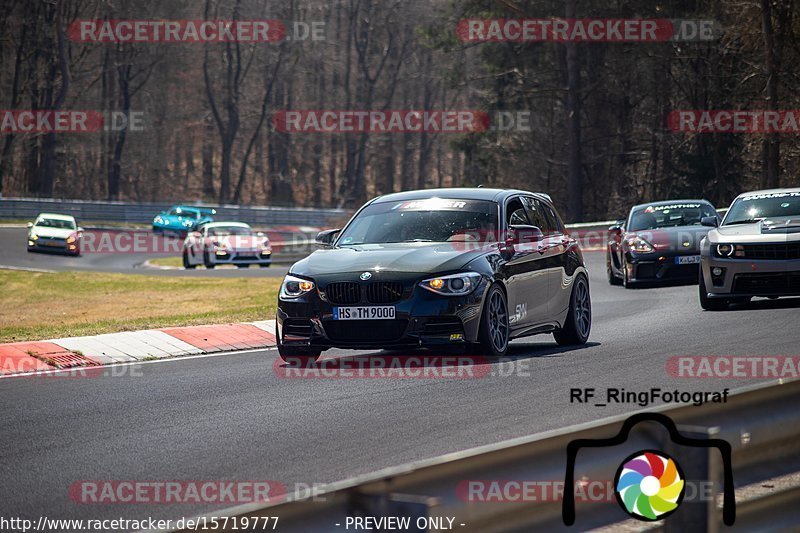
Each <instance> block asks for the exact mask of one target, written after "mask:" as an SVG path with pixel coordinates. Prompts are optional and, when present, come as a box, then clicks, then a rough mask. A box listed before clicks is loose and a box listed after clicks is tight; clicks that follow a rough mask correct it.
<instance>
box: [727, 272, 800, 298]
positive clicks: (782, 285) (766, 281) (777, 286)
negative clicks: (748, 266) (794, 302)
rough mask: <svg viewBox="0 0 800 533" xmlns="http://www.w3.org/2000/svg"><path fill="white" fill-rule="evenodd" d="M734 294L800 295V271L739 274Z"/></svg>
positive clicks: (734, 286) (735, 281) (734, 284)
mask: <svg viewBox="0 0 800 533" xmlns="http://www.w3.org/2000/svg"><path fill="white" fill-rule="evenodd" d="M733 292H734V294H737V293H741V294H755V295H759V296H761V295H800V272H786V273H775V274H737V275H736V277H735V278H734V280H733Z"/></svg>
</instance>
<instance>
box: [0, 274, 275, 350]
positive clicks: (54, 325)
mask: <svg viewBox="0 0 800 533" xmlns="http://www.w3.org/2000/svg"><path fill="white" fill-rule="evenodd" d="M280 283H281V278H219V279H217V278H171V277H169V278H168V277H162V276H141V275H136V276H129V275H125V274H99V273H88V272H57V273H52V274H51V273H38V272H18V271H11V270H0V342H18V341H26V340H41V339H52V338H59V337H73V336H80V335H96V334H99V333H113V332H117V331H131V330H139V329H149V328H161V327H168V326H188V325H198V324H217V323H225V322H246V321H252V320H268V319H271V318H274V317H275V306H276V303H277V293H278V288H279V286H280Z"/></svg>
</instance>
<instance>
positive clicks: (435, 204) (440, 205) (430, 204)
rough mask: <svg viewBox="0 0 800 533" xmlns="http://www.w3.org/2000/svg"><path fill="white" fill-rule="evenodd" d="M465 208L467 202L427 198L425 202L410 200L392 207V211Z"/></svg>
mask: <svg viewBox="0 0 800 533" xmlns="http://www.w3.org/2000/svg"><path fill="white" fill-rule="evenodd" d="M466 206H467V202H465V201H463V200H446V199H444V198H429V199H426V200H412V201H409V202H400V203H398V204H397V205H395V206H394V207H392V210H394V209H402V210H407V211H414V210H418V211H433V210H437V209H452V210H458V209H464V208H465V207H466Z"/></svg>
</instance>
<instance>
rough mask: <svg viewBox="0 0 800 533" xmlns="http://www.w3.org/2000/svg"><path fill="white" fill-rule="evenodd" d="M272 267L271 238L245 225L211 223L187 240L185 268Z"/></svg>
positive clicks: (184, 255)
mask: <svg viewBox="0 0 800 533" xmlns="http://www.w3.org/2000/svg"><path fill="white" fill-rule="evenodd" d="M270 264H272V248H271V246H270V244H269V239H268V238H267V236H266V235H264V234H263V233H261V232H258V233H256V232H254V231H253V228H251V227H250V226H249V225H248V224H245V223H244V222H209V223H208V224H203V225H202V226H200V227H199V228H197V230H196V231H193V232H191V233H189V234H188V235H187V236H186V239H185V240H184V241H183V266H184V268H189V269H192V268H195V267H197V266H198V265H204V266H205V267H206V268H214V267H215V266H216V265H236V266H237V267H239V268H247V267H248V266H250V265H258V266H260V267H262V268H264V267H268V266H270Z"/></svg>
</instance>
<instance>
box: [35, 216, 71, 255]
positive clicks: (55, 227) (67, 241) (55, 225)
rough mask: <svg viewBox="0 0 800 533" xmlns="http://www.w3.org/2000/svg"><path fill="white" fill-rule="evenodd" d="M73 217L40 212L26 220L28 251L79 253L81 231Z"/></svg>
mask: <svg viewBox="0 0 800 533" xmlns="http://www.w3.org/2000/svg"><path fill="white" fill-rule="evenodd" d="M82 232H83V228H80V227H78V224H77V223H76V222H75V217H72V216H70V215H57V214H55V213H41V214H40V215H39V216H38V217H36V220H35V221H34V222H28V251H29V252H36V251H50V252H60V253H64V254H69V255H81V233H82Z"/></svg>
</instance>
